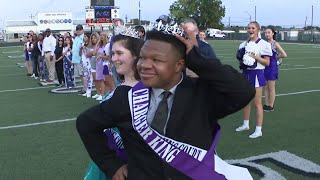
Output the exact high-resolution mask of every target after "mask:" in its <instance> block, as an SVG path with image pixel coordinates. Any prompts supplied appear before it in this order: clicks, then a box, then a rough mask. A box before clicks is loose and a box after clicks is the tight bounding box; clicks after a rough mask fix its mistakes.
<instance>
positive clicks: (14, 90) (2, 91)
mask: <svg viewBox="0 0 320 180" xmlns="http://www.w3.org/2000/svg"><path fill="white" fill-rule="evenodd" d="M50 87H54V86H45V87H34V88H24V89H8V90H1V91H0V93H4V92H17V91H27V90H34V89H45V88H50Z"/></svg>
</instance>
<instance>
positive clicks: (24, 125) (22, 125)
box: [0, 89, 320, 130]
mask: <svg viewBox="0 0 320 180" xmlns="http://www.w3.org/2000/svg"><path fill="white" fill-rule="evenodd" d="M313 92H320V89H314V90H308V91H298V92H292V93H284V94H277V95H276V96H278V97H280V96H291V95H299V94H306V93H313ZM75 120H76V118H69V119H61V120H53V121H44V122H38V123H28V124H20V125H12V126H2V127H1V126H0V130H4V129H15V128H23V127H29V126H38V125H43V124H54V123H61V122H68V121H75Z"/></svg>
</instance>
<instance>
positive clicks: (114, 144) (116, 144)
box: [104, 128, 128, 161]
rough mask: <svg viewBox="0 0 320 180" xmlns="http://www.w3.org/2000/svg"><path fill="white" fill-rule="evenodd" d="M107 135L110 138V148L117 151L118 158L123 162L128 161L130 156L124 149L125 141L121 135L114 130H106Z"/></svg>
mask: <svg viewBox="0 0 320 180" xmlns="http://www.w3.org/2000/svg"><path fill="white" fill-rule="evenodd" d="M104 133H105V135H106V136H107V137H108V147H109V148H110V149H112V150H115V151H116V153H117V156H118V157H119V158H120V159H121V160H123V161H127V160H128V155H127V152H126V150H125V149H124V145H123V141H122V138H121V136H120V134H119V133H118V132H117V131H115V130H114V129H113V128H110V129H105V130H104Z"/></svg>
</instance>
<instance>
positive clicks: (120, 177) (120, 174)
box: [112, 164, 128, 180]
mask: <svg viewBox="0 0 320 180" xmlns="http://www.w3.org/2000/svg"><path fill="white" fill-rule="evenodd" d="M127 177H128V168H127V164H125V165H123V166H121V167H120V168H119V169H118V170H117V172H116V174H115V175H114V176H113V177H112V180H125V179H126V178H127Z"/></svg>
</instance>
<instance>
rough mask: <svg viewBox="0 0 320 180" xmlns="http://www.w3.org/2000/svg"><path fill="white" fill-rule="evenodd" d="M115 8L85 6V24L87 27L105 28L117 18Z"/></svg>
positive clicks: (116, 9)
mask: <svg viewBox="0 0 320 180" xmlns="http://www.w3.org/2000/svg"><path fill="white" fill-rule="evenodd" d="M119 9H120V8H119V7H117V6H87V7H86V24H87V25H89V26H107V25H110V24H111V23H112V20H113V19H116V18H119V17H120V16H119Z"/></svg>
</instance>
